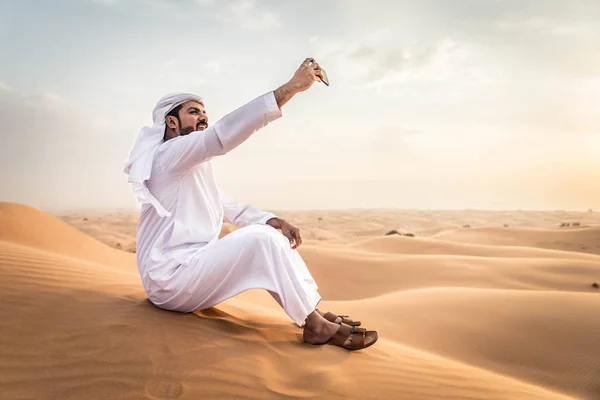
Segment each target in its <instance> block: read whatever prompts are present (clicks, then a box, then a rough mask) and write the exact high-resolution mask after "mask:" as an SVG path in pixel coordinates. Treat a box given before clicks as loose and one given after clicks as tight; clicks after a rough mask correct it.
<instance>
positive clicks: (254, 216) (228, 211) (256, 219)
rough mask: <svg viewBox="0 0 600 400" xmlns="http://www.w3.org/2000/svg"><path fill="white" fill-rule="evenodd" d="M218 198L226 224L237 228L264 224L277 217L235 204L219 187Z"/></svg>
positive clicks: (244, 205)
mask: <svg viewBox="0 0 600 400" xmlns="http://www.w3.org/2000/svg"><path fill="white" fill-rule="evenodd" d="M217 189H218V190H219V197H220V198H221V205H222V206H223V216H224V219H225V221H226V222H229V223H230V224H233V225H235V226H237V227H244V226H247V225H252V224H266V223H267V221H268V220H270V219H271V218H276V217H277V216H276V215H275V214H273V213H270V212H266V211H263V210H261V209H259V208H256V207H254V206H252V205H250V204H241V203H238V202H236V201H235V200H234V199H233V198H232V197H231V196H229V195H228V194H227V193H225V192H224V191H223V189H221V188H220V187H219V186H217Z"/></svg>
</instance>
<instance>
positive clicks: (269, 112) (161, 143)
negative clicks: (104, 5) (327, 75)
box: [125, 58, 377, 350]
mask: <svg viewBox="0 0 600 400" xmlns="http://www.w3.org/2000/svg"><path fill="white" fill-rule="evenodd" d="M321 76H322V73H321V69H320V67H319V65H318V64H317V63H316V62H314V60H313V59H311V58H308V59H306V60H305V61H304V62H303V63H302V65H301V66H300V67H299V68H298V70H297V71H296V72H295V74H294V76H293V77H292V78H291V79H290V80H289V81H288V82H287V83H286V84H284V85H282V86H281V87H279V88H278V89H277V90H275V91H272V92H268V93H266V94H264V95H262V96H260V97H257V98H256V99H254V100H252V101H251V102H249V103H248V104H246V105H244V106H242V107H240V108H238V109H237V110H235V111H233V112H231V113H230V114H228V115H226V116H225V117H223V118H222V119H221V120H219V121H218V122H217V123H215V124H214V125H213V126H210V127H209V125H208V116H207V114H206V110H205V108H204V102H203V99H202V98H200V97H198V96H196V95H193V94H187V93H182V94H172V95H167V96H165V97H163V98H162V99H161V100H160V101H159V102H158V104H157V105H156V107H155V109H154V112H153V122H154V126H153V127H144V128H143V129H142V130H141V132H140V134H139V136H138V139H137V140H136V143H135V145H134V148H133V150H132V151H131V154H130V159H129V161H128V162H127V163H126V165H125V173H127V174H128V175H129V182H131V183H132V184H133V188H134V191H135V193H136V196H137V198H138V200H140V202H141V203H142V204H143V207H142V214H141V218H140V223H139V227H138V231H137V263H138V269H139V272H140V275H141V278H142V282H143V284H144V288H145V290H146V292H147V294H148V298H149V299H150V301H151V302H152V303H153V304H155V305H156V306H157V307H160V308H163V309H167V310H173V311H180V312H191V311H194V310H197V309H204V308H208V307H212V306H214V305H216V304H218V303H220V302H222V301H224V300H226V299H228V298H230V297H232V296H235V295H237V294H239V293H241V292H243V291H245V290H248V289H257V288H261V289H266V290H268V291H269V293H271V295H272V296H273V297H274V298H275V300H276V301H277V302H278V303H279V304H280V305H281V307H283V309H284V310H285V312H286V313H287V314H288V315H289V317H290V318H291V319H292V320H293V321H294V322H295V323H296V324H297V325H298V326H300V327H303V328H304V331H303V338H304V341H305V342H307V343H312V344H325V343H327V344H333V345H337V346H341V347H344V348H346V349H349V350H357V349H362V348H365V347H368V346H371V345H372V344H373V343H375V341H377V332H375V331H366V330H365V329H363V328H357V326H358V325H360V322H358V321H352V320H351V319H349V318H346V316H338V315H336V314H333V313H330V312H329V313H322V312H321V311H320V310H318V309H317V304H318V303H319V301H320V300H321V296H320V295H319V294H318V292H317V289H318V287H317V285H316V283H315V281H314V280H313V278H312V276H311V275H310V272H309V271H308V268H307V267H306V265H305V264H304V261H303V260H302V258H301V257H300V255H299V253H298V252H297V251H296V248H297V247H298V246H299V245H301V244H302V238H301V236H300V231H299V230H298V229H297V228H296V227H294V226H292V225H291V224H289V223H288V222H286V221H284V220H282V219H280V218H278V217H277V216H275V215H274V214H271V213H267V212H264V211H262V210H260V209H258V208H256V207H253V206H250V205H244V204H238V203H236V202H235V201H233V200H232V199H231V198H229V197H228V196H227V195H226V193H224V192H223V190H221V188H220V187H219V186H218V184H217V182H216V181H215V179H214V177H213V172H212V167H211V162H210V161H211V159H212V158H214V157H217V156H221V155H224V154H226V153H228V152H229V151H231V150H233V149H234V148H236V147H237V146H239V145H240V144H241V143H242V142H244V141H245V140H247V139H248V138H249V137H250V136H251V135H252V134H253V133H255V132H256V131H257V130H259V129H260V128H262V127H264V126H266V125H267V124H268V123H270V122H271V121H273V120H275V119H278V118H280V117H281V116H282V113H281V107H283V105H284V104H285V103H287V102H288V101H289V100H290V99H291V98H292V97H293V96H294V95H296V94H297V93H299V92H303V91H305V90H307V89H309V88H310V87H311V86H312V85H313V84H314V83H315V82H316V81H317V80H319V78H320V77H321ZM223 220H226V221H227V222H230V223H232V224H235V225H236V226H238V227H240V229H238V230H236V231H234V232H232V233H230V234H228V235H226V236H224V237H223V238H222V239H219V233H220V231H221V227H222V224H223ZM278 229H280V230H281V232H280V231H279V230H278Z"/></svg>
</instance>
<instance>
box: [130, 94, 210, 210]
mask: <svg viewBox="0 0 600 400" xmlns="http://www.w3.org/2000/svg"><path fill="white" fill-rule="evenodd" d="M191 100H194V101H197V102H199V103H202V102H203V100H202V98H201V97H200V96H197V95H195V94H191V93H172V94H168V95H166V96H163V97H162V98H161V99H160V100H159V101H158V103H156V106H155V107H154V110H153V111H152V122H153V124H154V125H153V126H152V127H148V126H144V127H143V128H142V129H141V130H140V133H139V134H138V137H137V139H136V141H135V144H134V145H133V148H132V149H131V152H130V153H129V159H128V160H127V161H126V162H125V168H124V169H123V172H125V173H126V174H128V175H129V177H128V182H129V183H131V184H132V187H133V191H134V193H135V196H136V197H137V199H138V201H139V202H140V204H151V205H152V206H153V207H154V208H155V209H156V212H157V213H158V215H159V216H161V217H168V216H170V215H171V213H170V212H169V211H167V210H166V209H165V208H164V207H163V206H162V204H160V203H159V201H158V200H157V199H156V198H155V197H154V196H153V195H152V193H150V190H148V187H147V186H146V181H147V180H148V179H150V174H151V173H152V161H153V160H154V155H155V154H156V150H157V149H158V146H160V144H161V143H163V141H164V135H165V117H166V116H167V114H168V113H169V112H170V111H171V110H173V109H174V108H175V107H177V106H178V105H180V104H183V103H185V102H186V101H191Z"/></svg>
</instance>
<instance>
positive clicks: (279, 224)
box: [267, 218, 302, 249]
mask: <svg viewBox="0 0 600 400" xmlns="http://www.w3.org/2000/svg"><path fill="white" fill-rule="evenodd" d="M267 225H270V226H272V227H273V228H275V229H279V230H281V233H283V235H284V236H285V237H287V238H288V240H289V241H290V245H291V246H292V249H297V248H298V246H300V245H301V244H302V237H301V236H300V229H298V228H296V227H295V226H293V225H292V224H290V223H289V222H287V221H284V220H283V219H281V218H271V219H270V220H268V221H267Z"/></svg>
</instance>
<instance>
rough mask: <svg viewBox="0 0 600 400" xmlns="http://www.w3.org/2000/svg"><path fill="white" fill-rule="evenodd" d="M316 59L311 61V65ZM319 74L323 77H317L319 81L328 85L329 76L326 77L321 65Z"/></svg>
mask: <svg viewBox="0 0 600 400" xmlns="http://www.w3.org/2000/svg"><path fill="white" fill-rule="evenodd" d="M315 62H316V61H314V60H313V61H312V62H311V65H312V64H314V63H315ZM321 75H322V76H323V77H319V79H320V80H321V82H323V83H324V84H326V85H327V86H329V78H327V73H326V72H325V70H324V69H323V67H321Z"/></svg>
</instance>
